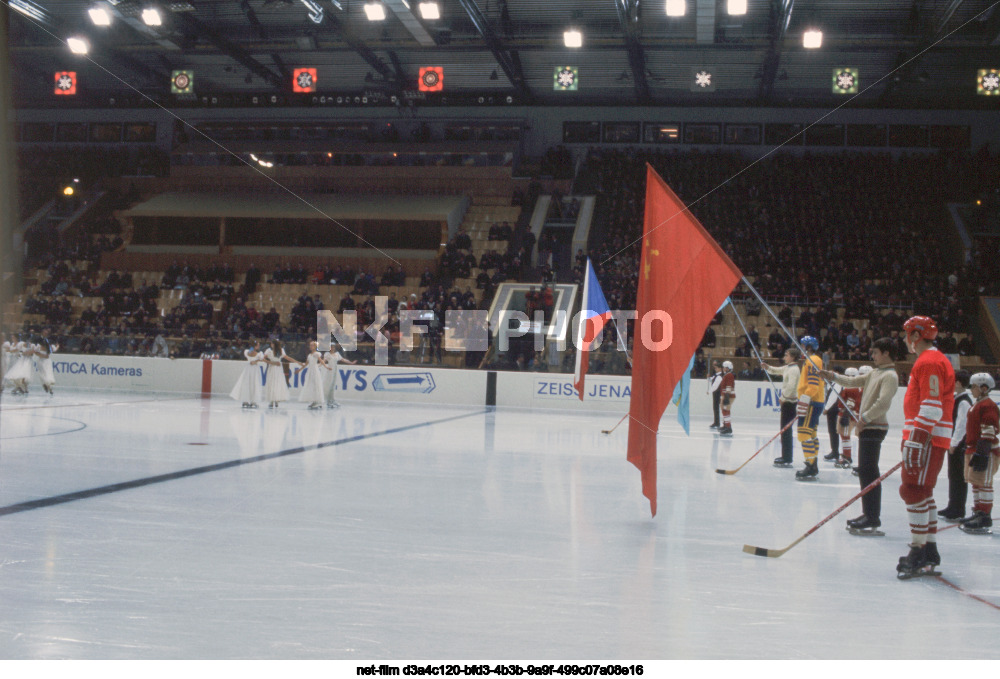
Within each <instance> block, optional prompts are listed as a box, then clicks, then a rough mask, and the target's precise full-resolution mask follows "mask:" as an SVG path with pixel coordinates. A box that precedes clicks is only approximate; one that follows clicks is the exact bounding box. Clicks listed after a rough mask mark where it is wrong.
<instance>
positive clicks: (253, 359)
mask: <svg viewBox="0 0 1000 679" xmlns="http://www.w3.org/2000/svg"><path fill="white" fill-rule="evenodd" d="M243 357H244V358H245V359H246V360H247V364H246V365H245V366H244V367H243V372H242V373H241V374H240V379H238V380H237V381H236V386H235V387H233V390H232V391H231V392H229V397H230V398H231V399H233V400H235V401H240V402H241V403H242V404H243V407H244V408H256V407H257V401H259V400H260V395H261V391H262V390H263V389H262V386H263V385H261V382H260V367H259V365H260V363H261V362H263V360H264V354H263V353H261V351H260V341H259V340H254V343H253V346H252V347H250V348H249V349H247V350H246V351H244V352H243Z"/></svg>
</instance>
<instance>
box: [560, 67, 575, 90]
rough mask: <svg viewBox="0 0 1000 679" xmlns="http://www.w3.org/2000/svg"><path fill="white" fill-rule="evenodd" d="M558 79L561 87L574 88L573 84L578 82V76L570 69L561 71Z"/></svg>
mask: <svg viewBox="0 0 1000 679" xmlns="http://www.w3.org/2000/svg"><path fill="white" fill-rule="evenodd" d="M558 78H559V86H560V87H572V86H573V83H574V82H575V81H576V75H574V73H573V71H571V70H570V69H568V68H564V69H563V70H561V71H559V76H558Z"/></svg>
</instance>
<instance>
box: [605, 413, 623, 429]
mask: <svg viewBox="0 0 1000 679" xmlns="http://www.w3.org/2000/svg"><path fill="white" fill-rule="evenodd" d="M626 417H628V413H625V414H624V415H622V419H620V420H618V424H621V423H622V422H624V421H625V418H626ZM618 424H616V425H615V426H613V427H611V429H602V430H601V433H602V434H610V433H611V432H613V431H614V430H615V429H617V428H618Z"/></svg>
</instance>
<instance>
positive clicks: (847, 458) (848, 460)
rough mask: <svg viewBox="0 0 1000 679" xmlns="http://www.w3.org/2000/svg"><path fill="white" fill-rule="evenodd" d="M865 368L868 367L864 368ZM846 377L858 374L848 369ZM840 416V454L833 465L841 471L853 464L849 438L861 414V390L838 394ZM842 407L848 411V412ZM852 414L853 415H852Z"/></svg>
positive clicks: (846, 389) (845, 391) (853, 389)
mask: <svg viewBox="0 0 1000 679" xmlns="http://www.w3.org/2000/svg"><path fill="white" fill-rule="evenodd" d="M865 367H866V368H867V367H869V366H865ZM844 374H845V375H847V376H848V377H857V376H858V375H860V372H859V371H858V369H857V368H848V369H847V370H846V371H844ZM840 400H842V401H843V403H838V405H839V406H840V414H839V415H838V419H837V433H838V434H839V435H840V446H841V450H842V451H843V452H841V454H840V459H838V460H837V461H836V462H835V463H834V464H836V466H838V467H840V468H841V469H848V468H850V467H851V466H852V465H853V464H854V444H853V443H852V441H851V436H852V434H854V428H855V425H854V423H855V422H857V420H858V416H859V415H860V414H861V389H860V387H847V388H845V389H843V390H842V391H841V392H840ZM844 406H847V408H849V409H850V412H848V410H847V409H845V407H844ZM852 413H853V415H852Z"/></svg>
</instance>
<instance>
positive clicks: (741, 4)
mask: <svg viewBox="0 0 1000 679" xmlns="http://www.w3.org/2000/svg"><path fill="white" fill-rule="evenodd" d="M726 11H727V12H728V13H729V14H731V15H732V16H737V15H740V14H746V13H747V0H728V2H727V3H726Z"/></svg>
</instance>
